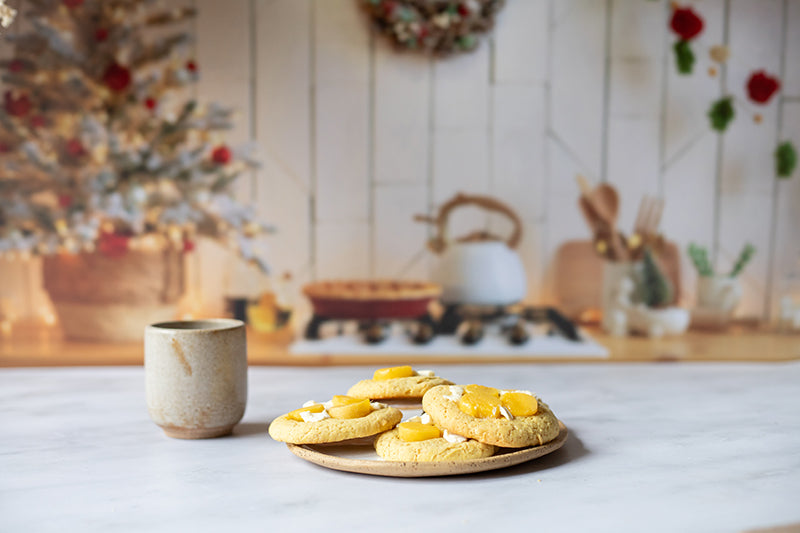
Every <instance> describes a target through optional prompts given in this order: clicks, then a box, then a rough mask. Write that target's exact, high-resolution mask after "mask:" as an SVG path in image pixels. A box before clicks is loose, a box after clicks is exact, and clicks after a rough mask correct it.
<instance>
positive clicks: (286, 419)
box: [269, 404, 403, 444]
mask: <svg viewBox="0 0 800 533" xmlns="http://www.w3.org/2000/svg"><path fill="white" fill-rule="evenodd" d="M317 418H318V417H315V418H314V419H311V420H310V421H308V422H305V421H298V420H293V419H292V418H290V416H289V414H288V413H287V414H285V415H281V416H279V417H278V418H276V419H275V420H273V421H272V423H271V424H270V425H269V435H270V437H272V438H273V439H275V440H277V441H281V442H290V443H292V444H325V443H330V442H341V441H345V440H350V439H358V438H361V437H369V436H372V435H376V434H378V433H382V432H384V431H387V430H389V429H392V428H393V427H394V426H396V425H397V423H398V422H400V420H402V418H403V413H402V412H401V411H400V410H399V409H395V408H394V407H389V406H387V405H383V404H373V411H372V412H371V413H369V414H367V415H365V416H361V417H358V418H344V419H340V418H324V419H321V420H319V419H317Z"/></svg>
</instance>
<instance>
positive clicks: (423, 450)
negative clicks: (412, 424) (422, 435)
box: [375, 419, 494, 462]
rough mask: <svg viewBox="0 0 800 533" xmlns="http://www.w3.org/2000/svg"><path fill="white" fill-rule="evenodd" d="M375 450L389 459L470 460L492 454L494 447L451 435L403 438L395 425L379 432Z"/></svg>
mask: <svg viewBox="0 0 800 533" xmlns="http://www.w3.org/2000/svg"><path fill="white" fill-rule="evenodd" d="M412 420H413V419H412ZM375 451H376V452H377V453H378V455H379V456H381V457H382V458H383V459H386V460H387V461H427V462H430V461H468V460H471V459H480V458H482V457H489V456H491V455H492V454H493V453H494V446H492V445H491V444H484V443H482V442H478V441H476V440H473V439H465V438H464V437H460V436H458V435H449V434H445V436H443V437H437V438H432V439H426V440H420V441H416V442H407V441H405V440H403V439H401V438H400V430H399V429H398V428H395V429H392V430H390V431H387V432H385V433H381V434H380V435H378V437H377V438H376V439H375Z"/></svg>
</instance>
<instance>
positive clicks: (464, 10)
mask: <svg viewBox="0 0 800 533" xmlns="http://www.w3.org/2000/svg"><path fill="white" fill-rule="evenodd" d="M458 14H459V15H461V16H462V17H468V16H469V14H470V10H469V6H467V4H458Z"/></svg>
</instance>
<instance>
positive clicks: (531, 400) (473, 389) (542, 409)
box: [422, 385, 559, 448]
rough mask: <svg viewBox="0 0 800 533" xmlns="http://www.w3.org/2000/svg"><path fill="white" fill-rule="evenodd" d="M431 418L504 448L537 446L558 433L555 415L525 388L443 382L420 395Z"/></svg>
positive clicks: (452, 429)
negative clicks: (448, 383) (502, 387)
mask: <svg viewBox="0 0 800 533" xmlns="http://www.w3.org/2000/svg"><path fill="white" fill-rule="evenodd" d="M422 407H423V409H424V410H425V412H426V413H428V414H429V415H430V417H431V419H432V420H433V422H434V423H435V424H436V425H437V426H439V427H441V428H442V429H446V430H448V431H450V432H453V433H456V434H458V435H463V436H465V437H469V438H472V439H475V440H477V441H480V442H483V443H486V444H493V445H495V446H501V447H504V448H524V447H526V446H538V445H540V444H544V443H546V442H549V441H551V440H553V439H555V438H556V437H557V436H558V432H559V428H558V419H557V418H556V416H555V415H554V414H553V412H552V411H551V410H550V408H549V407H548V406H547V405H546V404H544V403H542V402H540V401H538V399H537V398H536V397H535V396H534V395H533V394H531V393H530V392H528V391H515V390H499V389H495V388H492V387H484V386H481V385H463V386H459V385H450V386H448V385H442V386H438V387H434V388H433V389H431V390H429V391H428V392H426V393H425V396H424V397H423V398H422Z"/></svg>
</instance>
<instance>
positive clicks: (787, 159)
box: [775, 141, 797, 178]
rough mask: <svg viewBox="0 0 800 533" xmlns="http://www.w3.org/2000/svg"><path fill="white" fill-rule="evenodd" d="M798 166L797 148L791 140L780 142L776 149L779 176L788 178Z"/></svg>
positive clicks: (776, 169) (776, 172) (776, 166)
mask: <svg viewBox="0 0 800 533" xmlns="http://www.w3.org/2000/svg"><path fill="white" fill-rule="evenodd" d="M795 168H797V150H796V149H795V147H794V145H793V144H792V142H791V141H786V142H785V143H782V144H779V145H778V148H776V149H775V174H777V176H778V177H779V178H788V177H790V176H791V175H792V172H794V169H795Z"/></svg>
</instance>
